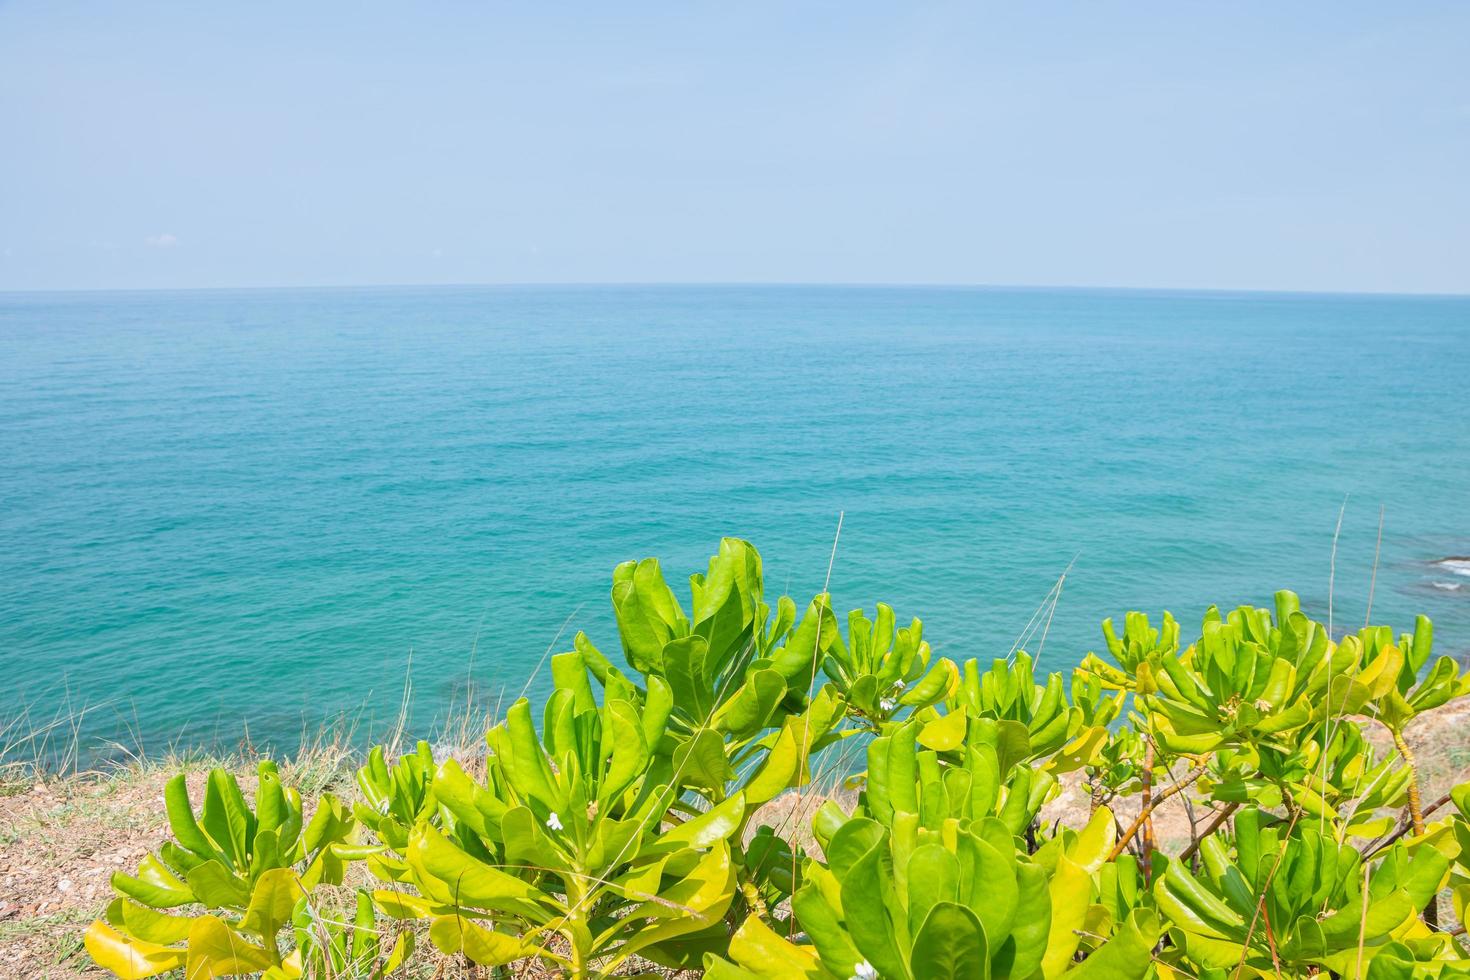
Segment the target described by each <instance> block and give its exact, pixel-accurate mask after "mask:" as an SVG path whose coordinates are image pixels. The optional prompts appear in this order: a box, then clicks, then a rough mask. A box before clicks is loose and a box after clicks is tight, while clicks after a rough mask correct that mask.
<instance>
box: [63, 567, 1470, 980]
mask: <svg viewBox="0 0 1470 980" xmlns="http://www.w3.org/2000/svg"><path fill="white" fill-rule="evenodd" d="M612 601H613V609H614V613H615V616H616V621H617V628H618V643H619V646H620V647H621V650H622V657H621V661H622V662H621V663H615V662H614V661H613V659H612V658H610V657H608V656H606V655H605V654H603V653H602V652H601V650H599V649H598V648H597V647H596V646H595V645H594V644H593V643H592V641H591V640H590V639H589V638H588V637H586V636H585V635H583V634H578V635H577V636H576V638H575V640H574V642H573V649H572V650H571V651H569V652H567V653H562V654H559V655H557V656H555V657H553V658H552V660H551V681H552V688H553V691H552V694H551V696H550V697H549V698H548V699H547V700H546V702H545V703H544V704H543V705H542V706H541V708H540V710H539V711H536V710H533V707H532V705H531V704H530V702H528V701H526V700H524V699H522V700H520V701H517V702H516V703H515V704H514V705H513V706H512V707H511V708H510V710H509V711H508V712H507V713H506V716H505V720H504V721H503V722H502V723H501V724H499V725H497V726H495V727H494V728H492V729H491V730H490V731H489V732H488V733H487V736H486V739H487V747H488V752H487V755H486V757H485V764H484V770H483V772H479V770H478V769H477V770H476V773H477V775H474V776H472V775H471V774H470V773H467V772H466V771H465V769H464V768H463V767H461V766H460V765H459V764H458V763H457V762H455V761H454V760H442V761H441V760H436V759H435V758H434V756H433V753H432V752H431V751H430V749H429V747H428V746H427V745H426V744H424V743H419V745H418V746H417V748H416V749H415V751H414V752H412V753H410V754H408V755H405V756H403V757H402V758H399V759H396V760H390V759H389V758H387V756H386V753H385V752H384V751H383V750H381V749H376V750H374V751H373V752H372V753H371V754H370V755H369V757H368V759H367V763H366V765H365V766H364V767H363V768H362V769H361V770H360V771H359V773H358V774H357V786H358V791H359V794H360V798H359V799H358V800H357V801H355V802H354V804H353V806H352V807H351V809H350V810H349V809H348V808H346V807H344V806H343V805H342V804H340V803H338V802H337V801H336V800H335V799H333V798H332V797H330V796H324V797H323V798H322V801H321V802H320V804H319V805H318V807H317V810H316V813H315V815H314V816H313V818H312V820H311V821H310V822H309V823H306V824H303V814H302V807H301V802H300V798H299V796H298V795H297V794H295V793H294V792H293V791H291V790H288V789H285V788H283V787H282V786H281V785H280V781H279V779H278V778H277V777H276V774H275V770H274V768H273V767H271V766H269V764H266V765H264V766H262V768H261V773H260V788H259V789H258V791H257V793H256V802H255V808H254V809H253V810H252V809H251V808H250V806H249V805H248V804H247V803H246V801H245V798H244V794H243V793H242V792H241V791H240V789H239V787H238V785H236V784H235V782H234V780H233V779H232V778H231V777H229V776H228V775H227V774H225V773H223V772H216V773H212V774H211V775H210V777H209V780H208V783H207V792H206V798H205V802H204V806H203V809H202V811H201V812H200V813H199V814H198V815H197V816H196V815H195V813H194V811H193V809H192V807H191V806H190V804H189V801H188V798H187V794H186V793H185V792H184V788H183V782H182V777H180V778H179V779H177V780H175V781H174V782H173V783H171V784H170V788H169V794H168V801H167V802H168V814H169V820H170V826H171V829H172V832H173V836H174V840H173V841H170V842H169V843H166V844H165V845H164V846H163V848H162V849H161V850H160V852H159V853H158V854H157V855H156V856H150V857H149V858H148V859H146V860H145V861H144V862H143V865H142V866H140V868H139V870H138V873H137V874H136V875H132V876H129V875H119V876H117V877H116V878H115V879H114V889H115V890H116V891H117V893H118V898H117V900H116V901H114V902H113V904H112V905H111V906H110V907H109V908H108V910H107V913H106V915H105V916H104V917H103V918H102V919H99V920H98V921H97V922H96V923H94V924H93V925H92V927H91V928H90V929H89V930H88V932H87V936H86V943H87V948H88V950H89V952H90V953H91V954H92V956H93V958H94V959H95V960H96V961H97V962H98V963H99V964H100V965H102V966H104V967H106V968H108V969H110V970H112V971H114V972H115V973H117V974H119V975H121V976H125V977H142V976H150V975H153V974H156V973H160V972H164V971H167V970H171V969H180V968H182V969H184V970H185V971H186V975H187V976H188V977H190V978H194V977H211V976H223V975H230V974H238V973H250V972H262V971H263V972H265V973H266V974H267V975H268V976H269V977H271V978H272V980H284V978H289V977H294V976H302V975H311V976H324V977H325V976H333V977H335V976H381V975H383V974H385V973H386V972H389V971H391V970H393V969H395V968H397V967H399V966H401V965H403V964H404V963H405V962H406V961H407V960H409V959H411V952H412V949H413V944H412V943H411V942H410V941H409V939H410V937H411V935H412V934H414V932H415V931H418V932H421V933H423V934H426V935H427V939H428V940H429V941H430V942H431V943H432V945H434V946H436V947H437V948H438V949H439V950H440V951H441V952H443V953H446V954H452V955H462V956H463V957H464V958H466V959H467V960H468V961H470V962H472V963H475V964H479V965H481V966H485V967H489V968H498V967H503V966H507V965H510V964H519V963H524V962H528V961H539V962H540V963H541V964H542V965H544V966H547V967H550V968H551V969H555V970H560V971H563V972H564V973H566V974H567V975H568V976H572V977H578V978H580V977H592V976H608V975H614V974H616V975H625V974H626V971H628V970H630V969H647V968H648V965H649V964H650V963H651V964H655V965H659V966H662V967H665V968H668V969H691V968H692V969H702V970H704V971H705V973H706V974H707V975H708V976H710V977H716V978H719V977H723V978H744V977H807V978H836V980H845V978H857V980H874V978H878V977H882V978H885V980H935V978H960V977H964V978H984V980H990V978H993V980H1012V978H1014V980H1036V978H1040V980H1054V978H1058V977H1062V976H1064V975H1065V976H1066V977H1068V978H1069V980H1090V978H1102V980H1143V978H1154V977H1157V978H1161V980H1175V978H1179V980H1223V978H1226V977H1230V978H1241V977H1251V978H1266V977H1271V978H1285V977H1307V976H1321V975H1332V976H1337V977H1345V978H1346V977H1351V978H1366V980H1400V978H1421V977H1422V978H1429V977H1434V978H1448V977H1470V957H1467V953H1466V951H1465V949H1464V947H1463V946H1462V945H1461V943H1460V941H1459V940H1458V939H1457V938H1456V936H1455V934H1454V927H1453V925H1452V924H1443V925H1442V924H1441V923H1440V922H1439V918H1438V913H1437V910H1436V898H1437V896H1439V895H1440V894H1441V892H1443V891H1445V890H1446V889H1448V891H1449V893H1450V896H1451V904H1452V905H1453V907H1454V909H1455V913H1456V915H1457V916H1459V917H1461V920H1462V921H1463V917H1464V915H1465V914H1466V906H1467V904H1470V783H1466V784H1464V785H1462V786H1460V787H1458V788H1456V790H1455V791H1454V792H1453V793H1452V794H1449V795H1448V796H1447V797H1445V798H1444V799H1440V800H1434V801H1428V802H1426V801H1425V800H1424V799H1423V798H1422V794H1421V789H1422V787H1421V786H1420V779H1419V774H1418V772H1417V770H1416V767H1415V760H1414V759H1413V757H1412V755H1411V753H1410V750H1409V745H1408V742H1407V740H1406V738H1405V732H1406V730H1407V729H1408V728H1409V726H1410V725H1412V724H1413V723H1414V722H1415V720H1416V719H1417V718H1419V717H1420V716H1422V715H1424V714H1425V713H1427V712H1432V711H1433V710H1434V709H1436V708H1438V707H1440V706H1442V705H1444V704H1445V703H1447V702H1449V701H1450V700H1452V699H1455V698H1458V697H1461V696H1463V695H1465V694H1467V693H1470V674H1466V673H1462V672H1461V671H1460V670H1459V668H1458V667H1457V666H1456V664H1455V663H1454V661H1453V660H1451V659H1450V658H1447V657H1441V658H1439V659H1438V660H1433V658H1432V657H1431V647H1432V641H1433V636H1432V631H1431V628H1430V626H1429V623H1428V621H1427V620H1424V619H1422V618H1421V619H1420V620H1419V621H1418V623H1417V624H1416V626H1415V629H1414V631H1413V633H1410V634H1404V635H1402V636H1400V637H1398V638H1397V639H1395V637H1394V635H1393V634H1392V632H1391V631H1389V630H1388V629H1386V628H1381V627H1371V628H1366V629H1364V630H1361V631H1359V632H1357V633H1356V634H1352V635H1348V636H1343V637H1340V638H1334V637H1332V636H1330V635H1329V633H1328V631H1327V630H1326V629H1325V628H1324V627H1323V626H1322V625H1321V624H1320V623H1316V622H1313V621H1312V620H1310V619H1308V618H1307V617H1306V616H1305V615H1304V614H1303V613H1302V611H1301V608H1300V604H1299V603H1298V601H1297V599H1296V597H1295V596H1294V595H1292V594H1291V593H1288V592H1283V593H1279V594H1278V595H1277V597H1276V603H1275V607H1274V609H1272V610H1264V609H1252V608H1240V609H1236V610H1234V611H1233V612H1230V613H1229V614H1222V613H1221V612H1220V611H1219V610H1217V609H1213V608H1212V609H1210V610H1209V611H1208V612H1207V613H1206V614H1205V617H1204V620H1203V623H1202V625H1201V628H1200V632H1199V636H1198V639H1197V640H1196V641H1195V642H1193V643H1187V644H1186V643H1185V641H1184V636H1183V631H1182V630H1181V628H1180V625H1179V623H1178V622H1177V621H1175V620H1174V619H1173V618H1172V617H1171V616H1169V615H1167V614H1165V616H1164V617H1163V620H1162V622H1161V623H1160V625H1158V626H1155V625H1154V624H1153V623H1152V622H1151V621H1150V620H1149V619H1148V617H1146V616H1144V615H1142V614H1139V613H1129V614H1128V615H1127V616H1126V617H1125V618H1124V620H1123V629H1122V632H1121V634H1120V633H1119V632H1118V631H1117V630H1116V629H1115V628H1114V626H1113V624H1112V622H1111V621H1109V622H1106V623H1104V624H1103V636H1104V640H1105V648H1104V653H1103V654H1101V655H1099V654H1096V653H1089V654H1087V655H1086V656H1085V657H1084V658H1082V659H1081V661H1080V663H1079V664H1078V666H1077V667H1076V668H1075V669H1074V670H1072V671H1071V674H1070V677H1067V676H1065V675H1064V674H1063V673H1051V674H1048V675H1047V676H1046V677H1045V679H1044V680H1043V679H1039V678H1038V677H1037V675H1036V671H1035V666H1034V663H1033V661H1032V659H1031V658H1030V657H1029V656H1028V655H1027V654H1026V653H1025V652H1024V651H1020V652H1016V653H1014V654H1013V655H1007V656H1005V657H1002V658H999V659H995V660H993V662H992V666H991V667H990V668H989V669H987V670H983V671H982V670H981V669H980V666H979V664H980V660H979V658H978V657H976V658H971V659H969V660H966V661H965V662H964V664H963V666H956V665H955V664H954V663H953V662H951V661H950V660H947V659H945V658H940V657H935V656H934V655H933V652H932V650H931V649H930V647H929V644H928V643H927V642H926V641H925V639H924V636H923V626H922V624H921V623H920V622H919V621H918V620H913V621H912V622H911V623H910V625H907V626H903V627H900V626H899V625H898V619H897V617H896V615H895V613H894V611H893V610H892V609H891V608H889V607H888V606H885V605H882V604H879V605H878V606H877V609H876V612H875V614H874V615H872V616H869V615H867V614H866V613H864V612H862V611H857V612H854V613H852V614H850V615H849V616H848V617H847V620H846V627H845V630H844V628H843V625H842V624H841V623H840V622H839V620H838V619H837V617H836V616H835V615H834V613H833V610H832V608H831V602H830V599H829V597H828V596H826V595H825V594H824V595H818V596H815V597H814V598H813V599H812V600H811V601H810V602H808V603H807V604H806V606H805V608H804V610H802V612H801V614H800V615H799V616H798V608H799V607H798V605H797V603H795V602H794V601H792V600H791V599H790V598H788V597H785V596H782V597H780V598H778V599H776V600H775V602H774V603H770V602H767V601H766V598H765V595H764V585H763V569H762V564H761V559H760V556H759V554H757V552H756V551H755V549H754V548H753V547H751V546H750V545H749V544H747V543H746V542H743V541H739V540H735V539H726V540H725V541H723V542H721V544H720V548H719V551H718V553H717V554H716V555H715V556H714V557H712V558H711V559H710V562H709V565H708V568H707V569H706V571H705V572H704V573H703V574H698V575H694V576H692V577H691V579H690V589H689V597H688V602H687V604H685V603H684V602H682V601H681V600H680V598H679V597H678V596H677V595H676V594H675V591H674V590H673V589H672V588H670V586H669V585H668V583H667V582H666V581H665V579H664V577H663V573H662V570H661V569H660V567H659V564H658V562H656V561H654V560H652V559H646V560H644V561H641V562H628V563H625V564H623V565H620V566H618V568H617V569H616V570H615V571H614V574H613V589H612ZM977 652H978V651H977ZM538 716H539V725H538V723H537V719H538ZM1375 728H1377V729H1378V730H1380V731H1382V733H1383V734H1384V736H1385V738H1384V739H1383V740H1381V744H1382V745H1384V746H1385V747H1386V749H1385V750H1382V751H1381V750H1380V749H1378V748H1376V747H1375V742H1374V739H1373V737H1372V732H1373V730H1374V729H1375ZM851 738H856V739H859V740H860V741H859V742H856V743H849V744H850V745H851V746H852V747H856V748H858V749H860V750H861V751H862V752H865V754H866V767H865V769H864V770H863V771H862V772H861V773H857V774H854V775H853V776H852V779H851V782H852V784H853V785H854V786H856V788H857V789H858V794H857V798H856V804H855V808H854V809H853V810H852V812H848V811H847V810H846V809H844V807H843V806H841V805H839V803H838V802H837V801H835V800H827V801H825V802H824V803H822V805H821V806H819V807H817V808H816V809H815V811H814V812H813V813H812V815H811V823H810V831H811V833H810V835H807V834H805V833H804V832H802V831H803V830H804V828H799V827H798V828H784V827H783V828H777V827H772V826H768V825H764V824H763V823H762V822H761V819H760V814H759V811H760V808H761V807H762V806H763V805H764V804H766V803H768V802H770V801H772V800H774V799H776V798H777V797H778V796H780V795H781V794H783V793H785V792H787V791H789V790H792V789H797V788H801V787H804V786H806V785H807V784H809V783H810V781H811V780H812V770H813V760H814V759H815V758H817V757H819V756H820V755H821V754H822V753H823V752H831V751H835V750H836V748H837V747H838V746H839V743H842V742H844V741H845V740H847V739H851ZM844 755H845V753H844ZM1068 785H1074V786H1085V787H1086V789H1087V791H1088V794H1089V796H1090V802H1091V806H1090V817H1089V818H1088V819H1087V820H1085V821H1079V823H1080V824H1081V825H1080V826H1075V827H1068V826H1063V825H1062V824H1061V823H1060V822H1058V821H1053V822H1052V823H1051V824H1050V825H1047V824H1046V823H1044V822H1043V820H1042V813H1043V808H1044V807H1045V805H1046V804H1047V803H1048V801H1050V800H1052V799H1054V798H1055V797H1056V796H1057V795H1058V794H1059V793H1060V792H1061V791H1062V789H1063V788H1064V787H1065V786H1068ZM1175 798H1177V799H1179V800H1182V801H1184V802H1185V803H1187V805H1188V806H1189V808H1190V812H1191V821H1190V840H1189V842H1188V844H1187V845H1184V846H1182V847H1179V848H1178V850H1177V853H1166V852H1165V851H1164V850H1162V849H1160V848H1159V847H1158V846H1157V844H1156V842H1155V840H1154V836H1153V832H1152V823H1153V817H1154V814H1155V811H1156V809H1157V807H1158V806H1159V805H1161V804H1162V803H1164V802H1165V801H1168V800H1170V799H1175ZM1450 804H1453V805H1450ZM1115 813H1116V814H1117V815H1118V816H1115ZM803 841H806V842H809V843H806V844H803ZM349 864H361V866H362V868H363V869H364V872H365V873H364V874H362V875H360V876H359V878H358V879H357V880H358V881H361V882H368V881H371V882H373V884H372V885H371V886H370V887H363V888H359V889H358V891H357V892H356V894H355V906H354V908H353V909H352V910H351V911H350V912H343V913H340V914H329V913H326V912H324V911H323V910H324V909H327V908H329V907H330V906H331V903H330V900H329V896H328V895H327V893H326V889H327V888H328V887H329V886H331V885H335V884H337V883H340V882H342V881H343V879H344V874H345V873H346V869H345V867H344V865H349ZM394 921H397V922H398V923H400V924H399V925H396V926H395V925H393V924H392V923H393V922H394ZM288 927H290V928H289V929H288ZM282 933H285V934H286V936H287V939H288V940H289V941H290V942H291V946H292V948H291V950H290V951H289V952H285V953H283V952H282V950H281V947H280V943H281V934H282ZM389 933H395V934H396V935H397V937H398V938H397V940H396V941H395V942H394V943H392V944H391V945H390V944H388V943H386V942H384V941H382V937H383V936H385V935H387V934H389Z"/></svg>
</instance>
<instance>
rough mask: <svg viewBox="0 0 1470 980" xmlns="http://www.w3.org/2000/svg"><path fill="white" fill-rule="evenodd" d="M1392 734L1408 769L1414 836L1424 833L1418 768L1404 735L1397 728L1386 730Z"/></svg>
mask: <svg viewBox="0 0 1470 980" xmlns="http://www.w3.org/2000/svg"><path fill="white" fill-rule="evenodd" d="M1388 730H1389V731H1390V732H1392V733H1393V744H1394V745H1395V746H1397V747H1398V750H1399V755H1401V756H1403V757H1404V762H1405V763H1407V764H1408V767H1409V816H1410V817H1412V818H1413V821H1414V835H1415V836H1416V837H1417V836H1418V835H1420V834H1422V833H1424V805H1423V803H1422V802H1421V801H1420V799H1419V767H1418V766H1417V765H1415V763H1414V753H1413V752H1412V751H1410V749H1409V743H1408V742H1407V741H1405V740H1404V733H1403V732H1402V731H1400V730H1399V729H1398V728H1394V727H1390V728H1389V729H1388Z"/></svg>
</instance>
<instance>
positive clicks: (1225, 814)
mask: <svg viewBox="0 0 1470 980" xmlns="http://www.w3.org/2000/svg"><path fill="white" fill-rule="evenodd" d="M1239 809H1240V804H1239V803H1232V804H1230V805H1229V806H1227V807H1226V808H1225V809H1223V810H1219V811H1216V813H1215V815H1214V816H1213V817H1211V818H1210V822H1209V823H1207V824H1205V829H1204V830H1203V831H1201V832H1200V834H1199V836H1198V837H1196V838H1195V839H1194V840H1192V841H1190V843H1189V846H1188V847H1186V848H1185V849H1184V850H1183V851H1182V852H1181V853H1180V855H1179V860H1181V861H1188V860H1189V859H1190V858H1192V857H1194V852H1195V851H1197V850H1199V846H1200V844H1202V843H1204V840H1205V838H1206V837H1208V836H1210V835H1211V834H1213V833H1214V832H1215V831H1217V830H1219V829H1220V825H1221V824H1222V823H1224V822H1225V821H1226V820H1229V819H1230V815H1231V814H1232V813H1234V812H1235V811H1236V810H1239Z"/></svg>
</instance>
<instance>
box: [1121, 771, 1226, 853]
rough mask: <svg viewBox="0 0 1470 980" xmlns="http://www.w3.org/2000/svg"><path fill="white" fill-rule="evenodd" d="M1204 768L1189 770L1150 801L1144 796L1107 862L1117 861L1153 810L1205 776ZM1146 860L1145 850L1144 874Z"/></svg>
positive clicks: (1146, 840) (1145, 839)
mask: <svg viewBox="0 0 1470 980" xmlns="http://www.w3.org/2000/svg"><path fill="white" fill-rule="evenodd" d="M1206 766H1207V764H1206V763H1203V762H1201V763H1200V764H1199V766H1198V767H1196V768H1195V769H1192V770H1190V772H1189V775H1187V776H1185V777H1184V778H1183V779H1181V780H1179V782H1177V783H1175V784H1174V785H1172V786H1170V787H1169V788H1168V789H1166V790H1164V791H1163V792H1162V793H1160V794H1159V795H1158V796H1156V797H1154V798H1153V799H1151V800H1150V799H1148V797H1147V796H1145V800H1147V803H1146V804H1145V806H1144V808H1143V809H1142V810H1140V811H1139V813H1138V816H1137V817H1134V818H1133V822H1132V823H1131V824H1129V825H1128V829H1127V830H1125V831H1123V834H1122V835H1121V836H1120V837H1119V838H1118V843H1117V844H1116V845H1114V847H1113V850H1112V852H1111V853H1110V854H1108V860H1109V861H1114V860H1117V857H1118V855H1119V854H1122V853H1123V851H1124V850H1125V849H1126V848H1127V847H1128V842H1129V841H1131V840H1132V839H1133V835H1134V834H1136V833H1138V828H1139V827H1142V826H1143V825H1144V823H1145V822H1147V821H1148V820H1149V818H1150V817H1152V816H1153V812H1154V810H1156V809H1158V807H1159V805H1160V804H1162V803H1163V802H1164V801H1165V800H1167V799H1169V797H1171V796H1173V795H1175V794H1176V793H1179V792H1182V791H1183V790H1184V789H1185V788H1186V787H1188V786H1189V785H1190V784H1191V783H1193V782H1194V781H1195V780H1196V779H1198V778H1200V777H1201V776H1203V775H1204V774H1205V769H1206ZM1144 843H1145V845H1147V844H1148V843H1149V840H1148V838H1147V837H1145V838H1144ZM1147 860H1148V850H1147V849H1146V850H1145V851H1144V861H1145V864H1144V868H1145V873H1147V867H1148V865H1147Z"/></svg>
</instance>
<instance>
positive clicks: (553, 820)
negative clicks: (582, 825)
mask: <svg viewBox="0 0 1470 980" xmlns="http://www.w3.org/2000/svg"><path fill="white" fill-rule="evenodd" d="M546 826H548V827H550V828H551V829H552V830H561V817H558V816H557V815H556V814H555V813H553V814H552V815H551V816H549V817H547V818H546Z"/></svg>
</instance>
